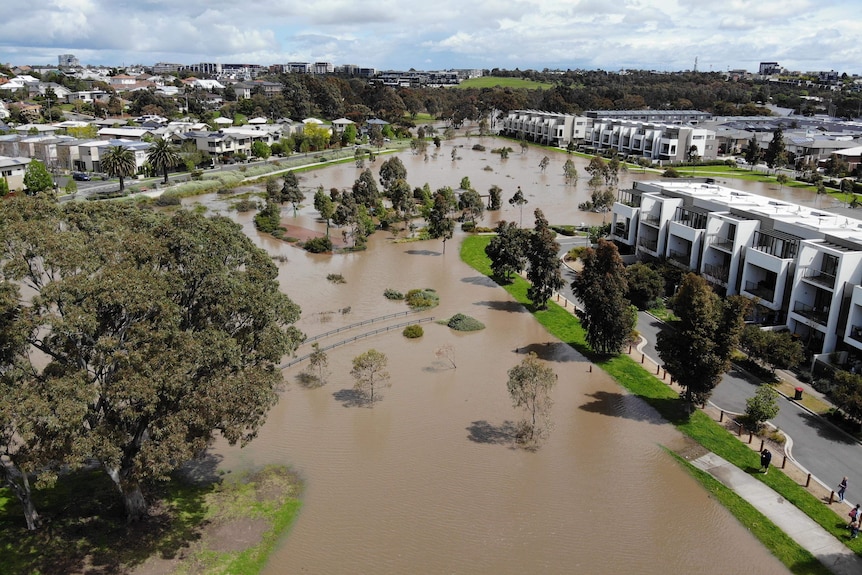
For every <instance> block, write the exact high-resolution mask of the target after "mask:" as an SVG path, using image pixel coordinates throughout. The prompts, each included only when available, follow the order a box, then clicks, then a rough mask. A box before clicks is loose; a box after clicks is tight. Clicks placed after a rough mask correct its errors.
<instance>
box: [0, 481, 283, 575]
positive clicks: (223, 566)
mask: <svg viewBox="0 0 862 575" xmlns="http://www.w3.org/2000/svg"><path fill="white" fill-rule="evenodd" d="M299 490H300V486H299V482H298V481H297V479H296V477H295V476H294V475H293V474H292V473H290V472H289V471H288V470H287V469H285V468H282V467H269V468H265V469H263V470H261V471H259V472H257V473H253V474H241V475H238V476H236V477H232V478H231V479H230V480H225V481H223V482H221V483H218V484H209V485H192V484H189V483H187V482H183V481H181V480H174V481H171V482H170V483H168V484H165V485H162V486H161V487H160V488H159V489H158V490H157V492H156V493H155V494H151V495H155V496H151V497H150V499H151V501H152V502H154V503H155V502H157V504H156V505H154V506H153V508H159V509H160V510H161V511H160V512H159V513H158V515H156V516H154V517H153V518H151V519H149V520H146V521H143V522H140V523H135V524H132V525H127V524H126V521H125V518H124V512H123V508H122V503H121V502H120V499H119V497H118V496H117V494H116V490H115V489H114V487H113V484H112V483H111V482H110V481H109V480H108V479H107V476H106V474H105V473H104V472H102V471H88V472H79V473H72V474H69V475H65V476H63V477H62V478H61V479H60V480H59V481H58V482H57V484H56V485H55V486H54V487H52V488H48V489H40V490H37V491H35V492H34V499H35V502H36V505H37V509H38V510H39V512H40V514H41V515H42V517H43V519H44V520H45V524H44V525H43V526H42V527H41V528H40V529H39V530H38V531H35V532H28V531H27V530H26V529H25V527H24V519H23V515H22V512H21V509H20V505H19V504H18V501H17V499H15V498H14V497H10V494H9V491H8V490H6V489H2V490H0V556H2V560H0V572H2V573H3V574H4V575H17V574H25V573H26V574H31V573H37V574H42V575H46V574H49V573H69V572H80V571H83V570H84V566H85V565H90V566H91V568H92V569H94V570H98V571H99V572H106V573H107V572H111V573H115V572H119V571H122V570H124V569H126V568H129V569H131V568H134V567H135V566H138V565H141V564H142V563H143V562H144V561H146V560H147V559H148V558H149V557H154V556H155V557H163V558H168V559H171V558H175V557H177V556H179V555H180V553H182V555H183V559H182V560H181V561H179V562H178V564H177V566H176V570H175V571H174V573H180V574H182V573H213V574H215V573H225V574H227V573H230V574H231V575H233V574H239V575H246V574H248V575H251V574H254V573H259V572H260V570H261V569H262V567H263V565H264V564H265V563H266V561H267V559H268V557H269V555H270V554H271V553H272V550H273V549H274V548H275V546H276V544H277V543H278V540H279V538H280V537H281V536H283V535H284V533H285V532H286V531H287V530H288V529H289V527H290V525H291V524H292V522H293V520H294V519H295V517H296V514H297V513H298V511H299V507H300V501H299V499H298V494H299ZM264 495H265V496H264ZM243 519H263V520H265V521H266V522H267V526H268V529H266V531H265V532H264V533H263V534H262V537H261V540H260V542H259V543H258V544H257V545H255V546H253V547H251V548H249V549H246V550H244V551H241V552H239V551H237V552H217V551H213V550H210V549H207V548H206V546H205V545H204V544H203V543H202V541H201V533H202V531H201V528H202V527H204V526H206V525H207V524H212V525H219V524H222V523H223V522H226V521H231V520H243ZM202 565H203V566H206V568H205V569H202V570H201V569H198V567H200V566H202Z"/></svg>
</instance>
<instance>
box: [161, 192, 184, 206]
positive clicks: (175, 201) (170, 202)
mask: <svg viewBox="0 0 862 575" xmlns="http://www.w3.org/2000/svg"><path fill="white" fill-rule="evenodd" d="M156 205H157V206H160V207H165V206H178V205H180V198H179V196H175V195H172V194H171V195H168V194H162V195H161V196H158V197H157V198H156Z"/></svg>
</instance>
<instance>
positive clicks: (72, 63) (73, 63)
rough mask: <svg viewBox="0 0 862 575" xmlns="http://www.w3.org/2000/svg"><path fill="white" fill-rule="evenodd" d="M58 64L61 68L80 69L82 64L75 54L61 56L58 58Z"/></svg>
mask: <svg viewBox="0 0 862 575" xmlns="http://www.w3.org/2000/svg"><path fill="white" fill-rule="evenodd" d="M57 62H58V65H59V66H60V68H80V67H81V62H79V61H78V59H77V58H76V57H75V55H74V54H60V55H59V56H57Z"/></svg>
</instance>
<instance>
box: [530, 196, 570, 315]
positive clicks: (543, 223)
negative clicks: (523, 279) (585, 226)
mask: <svg viewBox="0 0 862 575" xmlns="http://www.w3.org/2000/svg"><path fill="white" fill-rule="evenodd" d="M534 215H535V217H536V227H535V228H533V232H532V233H531V234H530V235H529V237H528V239H527V250H526V255H527V261H528V262H529V267H528V269H527V280H528V281H529V282H530V287H529V288H528V289H527V297H528V298H530V300H532V302H533V305H534V306H535V307H536V309H546V308H547V307H548V300H549V299H551V296H552V295H554V292H555V291H557V290H558V289H560V288H561V287H563V285H565V282H564V281H563V276H562V275H561V274H560V260H559V259H558V258H557V252H559V251H560V244H558V243H557V241H556V239H555V237H556V234H555V233H554V231H553V230H551V228H550V226H549V225H548V220H546V219H545V214H544V213H542V210H540V209H538V208H537V209H536V211H535V212H534Z"/></svg>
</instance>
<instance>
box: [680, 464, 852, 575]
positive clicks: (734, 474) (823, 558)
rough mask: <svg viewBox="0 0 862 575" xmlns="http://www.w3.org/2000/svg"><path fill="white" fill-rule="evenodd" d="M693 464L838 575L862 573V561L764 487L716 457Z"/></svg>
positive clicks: (809, 519)
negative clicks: (730, 490) (731, 491)
mask: <svg viewBox="0 0 862 575" xmlns="http://www.w3.org/2000/svg"><path fill="white" fill-rule="evenodd" d="M691 463H692V465H694V466H695V467H697V468H698V469H701V470H703V471H705V472H707V473H709V474H710V475H712V476H713V477H715V478H716V479H717V480H718V481H720V482H721V483H722V484H724V485H725V486H726V487H728V488H730V489H732V490H733V491H734V492H736V494H737V495H739V496H740V497H742V498H743V499H745V500H746V501H748V503H750V504H751V505H752V506H754V507H755V508H756V509H757V510H758V511H760V512H761V513H763V515H765V516H766V517H767V518H768V519H769V520H770V521H772V522H773V523H774V524H775V525H776V526H777V527H778V528H779V529H781V530H782V531H784V532H785V533H787V535H788V536H790V537H791V538H792V539H793V540H794V541H796V542H797V543H798V544H799V545H801V546H802V547H804V548H805V549H807V550H808V551H809V552H811V554H812V555H814V556H815V557H816V558H817V559H818V560H819V561H820V562H821V563H823V565H825V566H826V567H827V568H828V569H829V570H830V571H832V572H833V573H835V575H859V573H862V557H859V556H858V555H856V554H855V553H853V551H851V550H850V549H848V548H847V547H846V546H845V545H844V544H843V543H842V542H841V541H839V540H838V539H836V538H835V537H833V536H832V535H831V534H830V533H828V532H827V531H826V530H825V529H823V528H822V527H820V526H819V525H818V524H817V523H815V522H814V521H813V520H812V519H811V518H809V517H808V516H807V515H805V514H804V513H803V512H802V511H800V510H799V509H797V508H796V507H795V506H794V505H793V504H792V503H789V502H787V501H786V500H785V499H784V498H783V497H781V496H780V495H779V494H778V493H776V492H775V491H773V490H772V489H771V488H769V487H768V486H766V485H765V484H764V483H762V482H760V481H758V480H757V479H755V478H753V477H751V476H750V475H749V474H747V473H746V472H744V471H743V470H741V469H739V468H738V467H736V466H735V465H733V464H732V463H730V462H728V461H725V460H724V459H722V458H721V457H719V456H718V455H716V454H714V453H707V454H706V455H703V456H701V457H699V458H697V459H695V460H694V461H692V462H691Z"/></svg>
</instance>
